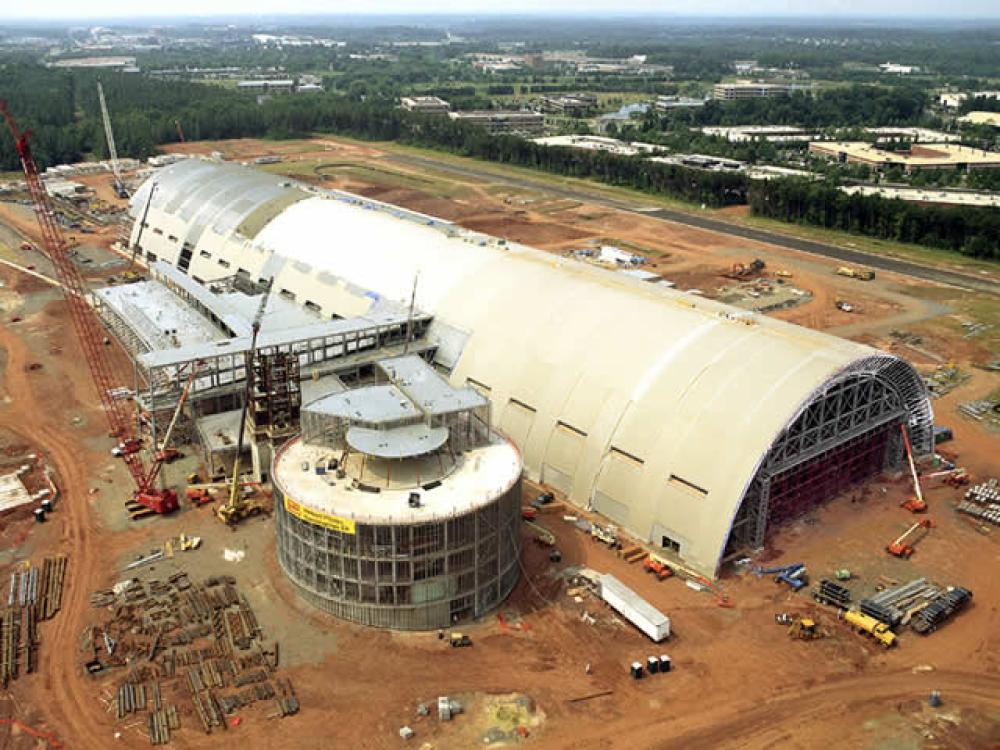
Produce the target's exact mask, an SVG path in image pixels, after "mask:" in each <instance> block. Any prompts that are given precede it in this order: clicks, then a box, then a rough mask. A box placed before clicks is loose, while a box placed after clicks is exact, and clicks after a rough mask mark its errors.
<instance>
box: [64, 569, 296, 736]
mask: <svg viewBox="0 0 1000 750" xmlns="http://www.w3.org/2000/svg"><path fill="white" fill-rule="evenodd" d="M91 605H92V606H94V607H101V608H106V609H107V610H108V611H109V613H110V616H109V617H108V618H105V619H104V620H103V621H102V622H100V623H98V624H96V625H93V626H91V627H90V628H88V630H87V632H86V633H85V636H86V640H87V642H86V643H85V644H84V650H85V652H86V653H87V661H86V667H87V670H88V671H89V672H91V673H99V672H103V671H104V670H106V669H109V668H123V669H126V670H127V672H126V673H125V674H124V675H123V676H122V677H121V678H119V680H118V688H117V694H116V697H115V701H114V702H115V709H116V716H117V718H118V719H119V720H124V719H126V718H127V717H129V716H130V715H132V714H135V713H143V712H148V715H147V717H146V723H147V727H148V730H149V739H150V743H151V744H153V745H159V744H165V743H166V742H168V741H169V740H170V733H171V732H172V731H176V730H177V729H179V728H180V726H181V717H182V716H184V715H187V716H190V715H192V714H193V715H194V716H196V717H197V719H198V724H199V725H200V726H201V728H202V729H204V731H205V732H206V734H211V733H212V732H213V731H214V730H215V729H222V730H225V729H227V728H228V725H229V720H228V719H227V715H229V714H234V713H235V712H236V711H237V709H242V708H246V707H249V706H251V705H252V704H254V703H257V702H261V701H272V702H273V706H274V710H273V711H272V713H271V716H273V717H284V716H289V715H292V714H295V713H298V710H299V702H298V699H297V698H296V697H295V693H294V691H293V689H292V685H291V682H290V681H288V680H287V679H281V678H279V677H278V676H277V674H276V673H277V669H278V644H277V642H274V643H272V644H270V645H269V644H268V643H267V642H266V641H265V640H264V637H263V632H262V630H261V628H260V625H259V623H258V621H257V618H256V616H255V615H254V612H253V610H252V609H251V607H250V604H249V603H248V602H247V599H246V597H245V596H243V595H242V594H240V592H239V590H238V589H237V588H236V580H235V579H234V578H232V577H231V576H225V577H221V578H208V579H206V580H205V581H204V582H202V583H200V584H192V583H191V581H190V580H189V579H188V576H187V574H186V573H176V574H174V575H172V576H170V578H168V579H167V580H166V581H158V580H151V581H148V582H144V581H140V580H138V579H134V580H131V581H125V582H122V583H121V584H118V585H117V586H115V587H114V588H113V589H111V590H106V591H98V592H95V593H93V594H92V595H91ZM185 705H187V706H189V707H190V710H187V711H186V710H185V709H184V707H183V706H185ZM178 706H181V708H179V707H178Z"/></svg>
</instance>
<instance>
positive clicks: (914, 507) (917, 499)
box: [899, 424, 927, 513]
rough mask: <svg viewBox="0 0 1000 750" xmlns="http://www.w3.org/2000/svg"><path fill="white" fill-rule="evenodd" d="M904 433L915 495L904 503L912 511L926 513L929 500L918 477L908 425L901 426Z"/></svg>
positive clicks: (904, 442)
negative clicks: (925, 496)
mask: <svg viewBox="0 0 1000 750" xmlns="http://www.w3.org/2000/svg"><path fill="white" fill-rule="evenodd" d="M899 429H900V431H901V432H902V433H903V445H904V446H906V460H907V462H908V463H909V465H910V476H912V477H913V497H911V498H910V499H909V500H907V501H906V502H905V503H903V504H902V506H901V507H903V508H906V509H907V510H908V511H910V512H911V513H926V512H927V502H926V501H925V500H924V493H923V492H922V491H921V490H920V479H919V478H918V477H917V467H916V465H915V464H914V463H913V451H912V450H911V449H910V435H909V433H907V431H906V425H905V424H901V425H900V426H899Z"/></svg>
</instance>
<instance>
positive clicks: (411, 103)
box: [399, 96, 451, 115]
mask: <svg viewBox="0 0 1000 750" xmlns="http://www.w3.org/2000/svg"><path fill="white" fill-rule="evenodd" d="M399 106H401V107H402V108H403V109H405V110H406V111H407V112H420V113H421V114H425V115H446V114H448V110H450V109H451V105H450V104H448V102H446V101H445V100H444V99H442V98H441V97H439V96H404V97H403V98H402V99H400V100H399Z"/></svg>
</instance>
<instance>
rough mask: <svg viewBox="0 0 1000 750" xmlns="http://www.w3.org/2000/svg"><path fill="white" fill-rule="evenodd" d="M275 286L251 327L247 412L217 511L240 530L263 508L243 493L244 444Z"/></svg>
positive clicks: (266, 292)
mask: <svg viewBox="0 0 1000 750" xmlns="http://www.w3.org/2000/svg"><path fill="white" fill-rule="evenodd" d="M272 286H274V278H271V279H269V280H268V282H267V285H266V286H265V287H264V293H263V294H262V295H261V298H260V304H259V305H258V307H257V314H256V315H254V318H253V323H252V324H251V326H250V330H251V333H250V350H249V351H248V352H247V363H246V371H247V374H246V389H245V392H244V394H243V409H242V410H241V411H240V431H239V433H238V437H237V440H236V458H235V459H234V460H233V475H232V478H231V479H230V484H229V499H228V500H227V501H226V502H225V503H223V504H222V505H220V506H219V507H218V508H216V510H215V515H216V517H217V518H218V519H219V520H220V521H222V522H223V523H225V524H226V525H228V526H236V525H237V524H238V523H239V522H240V521H243V520H244V519H246V518H250V517H251V516H256V515H257V514H259V513H260V512H261V511H262V510H263V508H262V507H261V505H260V503H259V502H257V501H256V500H255V499H254V498H253V496H252V495H244V494H243V493H242V492H241V490H240V457H241V456H242V455H243V440H244V438H245V437H246V427H247V409H248V408H249V406H250V400H251V396H252V393H251V383H252V380H251V376H250V370H251V368H252V367H253V359H254V355H255V354H256V353H257V334H259V333H260V325H261V321H262V320H263V319H264V309H265V308H266V307H267V300H268V298H269V297H270V296H271V287H272Z"/></svg>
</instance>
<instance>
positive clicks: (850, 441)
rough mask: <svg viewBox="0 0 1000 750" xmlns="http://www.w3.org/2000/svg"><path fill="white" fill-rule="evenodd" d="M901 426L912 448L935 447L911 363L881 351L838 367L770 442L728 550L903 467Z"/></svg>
mask: <svg viewBox="0 0 1000 750" xmlns="http://www.w3.org/2000/svg"><path fill="white" fill-rule="evenodd" d="M901 424H906V426H907V431H908V434H909V437H910V443H911V445H912V446H913V450H914V452H915V453H917V454H918V455H921V454H924V453H928V452H930V451H931V449H932V448H933V425H934V419H933V414H932V412H931V407H930V401H929V398H928V396H927V390H926V388H925V387H924V385H923V382H922V380H921V379H920V376H919V375H918V374H917V372H916V371H915V370H914V369H913V367H912V366H911V365H910V364H909V363H907V362H905V361H904V360H902V359H899V358H898V357H893V356H891V355H888V354H879V355H875V356H872V357H866V358H865V359H862V360H858V361H857V362H854V363H852V364H851V365H850V366H848V367H846V368H845V369H844V370H842V371H841V372H839V373H838V374H837V375H836V376H834V377H833V378H831V379H830V380H829V381H827V382H826V383H825V384H824V385H823V386H822V387H821V388H819V389H817V390H816V391H815V392H814V393H813V394H811V395H810V397H809V398H808V399H806V401H805V402H804V403H803V404H802V405H801V406H800V408H799V410H798V412H797V414H796V416H795V418H794V419H793V420H792V421H791V422H790V423H789V424H788V426H787V427H785V429H784V430H782V431H781V433H780V434H779V435H778V436H777V437H776V438H775V440H774V441H773V443H772V444H771V447H770V449H769V450H768V452H767V454H766V455H765V456H764V458H763V460H762V461H761V463H760V464H759V466H758V468H757V471H756V472H755V474H754V478H753V479H752V480H751V481H750V483H749V484H748V486H747V489H746V491H745V492H744V495H743V501H742V502H741V504H740V508H739V511H738V512H737V514H736V518H735V519H734V521H733V525H732V528H731V529H730V534H729V542H728V544H727V550H728V551H730V552H732V551H735V550H739V549H746V548H750V549H757V548H760V547H762V546H763V544H764V538H765V535H766V533H767V529H768V526H769V524H773V523H780V522H781V521H783V520H786V519H788V518H792V517H795V516H797V515H801V514H802V513H804V512H806V511H808V510H809V509H811V508H812V507H815V506H816V505H818V504H819V503H821V502H823V501H825V500H827V499H829V498H830V497H832V496H833V495H836V494H838V493H839V492H841V491H843V490H844V489H846V488H847V487H849V486H851V485H852V484H856V483H858V482H861V481H864V480H865V479H868V478H870V477H871V476H874V475H875V474H878V473H879V472H880V471H882V470H883V469H885V468H890V467H895V466H898V465H899V464H900V462H901V461H902V459H903V445H902V436H901V433H900V431H899V425H901Z"/></svg>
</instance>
